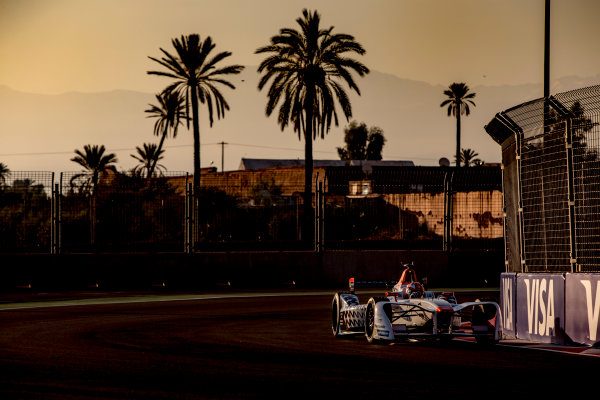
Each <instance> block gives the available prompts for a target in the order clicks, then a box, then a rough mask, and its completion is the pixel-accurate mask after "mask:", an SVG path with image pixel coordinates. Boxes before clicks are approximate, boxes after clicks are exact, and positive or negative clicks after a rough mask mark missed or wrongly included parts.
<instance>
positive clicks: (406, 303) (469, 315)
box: [331, 268, 502, 344]
mask: <svg viewBox="0 0 600 400" xmlns="http://www.w3.org/2000/svg"><path fill="white" fill-rule="evenodd" d="M408 270H410V268H409V269H408ZM405 272H407V270H405ZM410 273H412V275H413V279H414V280H413V279H405V273H403V274H402V275H403V277H402V278H401V279H400V281H398V283H396V284H395V285H394V286H393V289H392V291H391V292H387V293H385V297H371V298H370V299H369V301H368V302H367V303H366V304H359V300H358V297H357V296H356V294H355V292H354V278H351V279H350V291H349V292H339V293H336V294H335V295H334V296H333V301H332V303H331V329H332V332H333V335H334V336H335V337H338V336H341V335H347V334H357V333H358V334H362V333H364V335H365V336H366V338H367V340H368V341H369V343H372V342H386V341H394V340H399V339H402V338H439V339H440V340H442V341H446V340H450V339H452V338H456V337H471V338H475V339H476V341H477V343H480V344H495V343H497V342H498V341H499V340H500V338H501V336H502V331H501V326H500V321H501V319H500V307H499V306H498V304H497V303H496V302H494V301H479V300H477V301H474V302H468V303H462V304H458V303H457V302H456V297H455V296H454V293H452V292H442V293H439V294H437V295H436V294H435V293H433V292H427V291H425V290H424V288H423V285H422V284H421V283H419V282H416V276H415V274H414V270H413V271H409V274H410ZM411 280H412V281H411Z"/></svg>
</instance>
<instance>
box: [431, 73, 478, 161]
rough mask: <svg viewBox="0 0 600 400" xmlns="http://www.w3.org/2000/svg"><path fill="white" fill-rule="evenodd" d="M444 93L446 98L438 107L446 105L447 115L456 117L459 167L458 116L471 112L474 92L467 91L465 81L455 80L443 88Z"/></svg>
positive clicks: (473, 104)
mask: <svg viewBox="0 0 600 400" xmlns="http://www.w3.org/2000/svg"><path fill="white" fill-rule="evenodd" d="M444 94H445V95H446V96H448V98H447V99H446V100H444V101H443V102H442V104H440V107H445V106H448V116H450V115H454V116H455V117H456V166H457V167H460V116H461V115H462V114H465V115H469V114H470V113H471V110H470V108H469V105H472V106H473V107H475V103H474V102H473V98H475V93H469V87H468V86H467V85H466V84H465V83H462V82H461V83H456V82H455V83H453V84H452V85H450V86H449V87H448V89H446V90H444Z"/></svg>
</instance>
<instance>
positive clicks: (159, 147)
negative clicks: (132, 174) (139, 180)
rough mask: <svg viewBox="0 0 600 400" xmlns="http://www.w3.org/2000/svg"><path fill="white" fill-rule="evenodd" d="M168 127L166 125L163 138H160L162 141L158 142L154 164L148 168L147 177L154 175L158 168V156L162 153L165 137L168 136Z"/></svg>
mask: <svg viewBox="0 0 600 400" xmlns="http://www.w3.org/2000/svg"><path fill="white" fill-rule="evenodd" d="M167 129H168V128H167V127H165V131H164V132H163V134H162V136H161V138H160V143H159V144H158V148H157V149H156V154H155V157H154V160H152V165H151V166H150V169H149V170H148V175H147V176H146V178H152V175H153V174H154V169H155V168H156V164H157V163H158V157H159V155H160V151H161V150H162V147H163V143H164V142H165V138H166V137H167Z"/></svg>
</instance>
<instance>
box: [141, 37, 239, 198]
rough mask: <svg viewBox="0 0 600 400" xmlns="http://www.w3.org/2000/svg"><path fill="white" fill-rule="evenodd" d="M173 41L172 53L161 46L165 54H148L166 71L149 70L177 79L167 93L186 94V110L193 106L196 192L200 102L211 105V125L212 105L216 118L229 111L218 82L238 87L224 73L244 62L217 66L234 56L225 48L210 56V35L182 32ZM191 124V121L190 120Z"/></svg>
mask: <svg viewBox="0 0 600 400" xmlns="http://www.w3.org/2000/svg"><path fill="white" fill-rule="evenodd" d="M171 43H172V44H173V48H174V49H175V54H174V55H172V54H170V53H169V52H167V51H166V50H164V49H162V48H161V49H160V51H161V52H162V53H163V57H162V58H160V59H158V58H154V57H149V58H150V59H151V60H152V61H155V62H157V63H158V64H160V65H161V66H163V67H164V68H166V71H148V74H150V75H158V76H165V77H168V78H172V79H174V82H173V83H171V84H170V85H169V86H167V87H166V88H165V90H164V91H165V92H166V93H170V92H177V93H179V94H181V95H182V96H184V97H185V107H186V113H187V115H189V108H190V106H191V108H192V126H193V133H194V191H195V192H196V193H198V192H199V189H200V125H199V115H198V101H200V102H201V103H202V104H204V103H206V105H207V107H208V118H209V122H210V126H212V124H213V105H214V107H215V108H216V113H217V118H219V119H220V118H221V117H223V116H224V115H225V110H229V104H228V103H227V101H226V100H225V98H224V97H223V95H222V94H221V92H220V91H219V85H223V86H226V87H229V88H231V89H235V86H234V85H233V84H231V83H230V82H229V81H227V80H225V78H224V77H225V76H227V75H232V74H239V73H240V72H241V71H242V70H243V69H244V67H243V66H241V65H230V66H226V67H217V64H219V62H221V61H222V60H223V59H225V58H227V57H229V56H230V55H231V53H230V52H228V51H224V52H220V53H217V54H216V55H214V56H213V55H211V51H212V50H213V49H214V48H215V44H214V43H213V41H212V39H211V38H210V36H208V37H206V39H205V40H204V41H202V40H201V39H200V36H199V35H198V34H190V35H187V36H184V35H182V36H181V38H180V39H177V38H175V39H172V40H171ZM188 127H189V122H188Z"/></svg>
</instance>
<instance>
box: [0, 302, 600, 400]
mask: <svg viewBox="0 0 600 400" xmlns="http://www.w3.org/2000/svg"><path fill="white" fill-rule="evenodd" d="M331 298H332V295H331V294H329V293H327V294H323V293H299V292H292V293H291V295H289V294H288V295H278V294H270V295H268V296H267V295H257V294H250V295H243V296H238V295H235V294H230V295H227V296H225V297H221V296H210V295H205V296H198V295H191V296H187V297H183V296H179V297H139V298H131V297H130V298H126V299H111V298H104V299H99V300H90V299H87V300H84V301H70V302H66V303H65V302H59V303H37V304H36V303H34V304H31V303H30V304H25V303H18V304H13V305H10V304H4V305H2V307H0V369H1V375H0V398H2V399H8V398H18V399H29V398H39V399H88V398H89V399H113V398H119V399H121V398H134V399H154V398H167V399H179V398H185V399H188V398H224V399H233V398H286V399H289V398H313V397H314V398H329V399H332V398H362V399H366V398H380V397H384V398H389V397H393V398H404V399H407V398H409V399H413V398H414V399H417V398H418V399H424V398H438V396H443V398H448V399H457V398H459V397H464V396H469V397H471V396H476V398H484V397H485V398H505V399H506V398H508V399H511V398H515V396H519V397H521V396H523V395H530V396H532V397H534V396H535V398H544V397H545V396H551V398H556V397H557V395H559V394H561V393H562V392H564V393H565V394H570V395H571V396H572V395H575V396H578V395H584V393H585V389H586V388H587V387H589V388H592V387H595V386H596V384H595V383H596V381H595V379H596V377H597V376H598V372H600V358H595V357H583V356H578V355H571V354H563V353H555V352H546V351H536V350H531V349H529V348H525V347H522V346H512V345H511V346H506V345H500V346H493V347H480V346H478V345H476V344H475V343H471V342H465V341H456V340H455V341H452V342H450V343H447V344H444V345H442V344H440V343H436V342H414V343H396V344H393V345H372V344H368V343H367V342H366V341H365V340H364V338H361V337H351V338H343V339H335V338H334V337H333V336H332V335H331V331H330V318H331V311H330V302H331ZM124 300H125V302H123V301H124ZM459 300H461V299H460V297H459ZM1 308H3V309H1ZM434 396H435V397H434Z"/></svg>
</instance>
